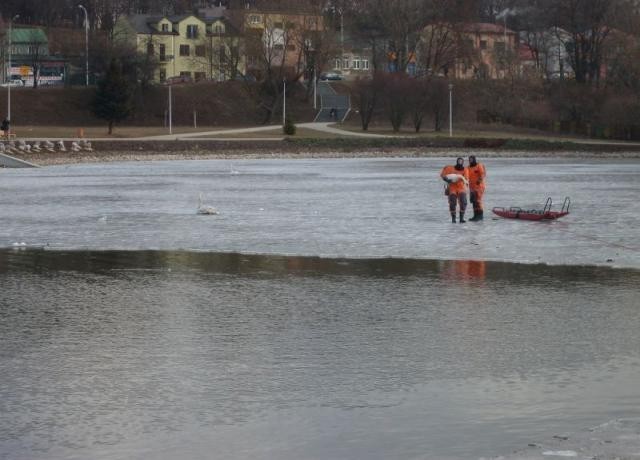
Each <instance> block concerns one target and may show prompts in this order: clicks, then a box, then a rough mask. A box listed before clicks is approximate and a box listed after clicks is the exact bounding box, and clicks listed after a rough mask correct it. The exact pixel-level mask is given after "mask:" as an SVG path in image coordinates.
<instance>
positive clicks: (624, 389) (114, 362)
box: [0, 251, 640, 459]
mask: <svg viewBox="0 0 640 460" xmlns="http://www.w3.org/2000/svg"><path fill="white" fill-rule="evenodd" d="M638 285H640V273H639V272H637V271H633V270H629V271H627V270H613V269H606V268H594V267H549V266H543V265H513V264H500V263H484V262H470V261H452V262H450V261H425V260H395V259H381V260H347V259H319V258H300V257H276V256H272V257H265V256H247V255H238V254H210V253H190V252H53V251H4V252H0V287H1V291H2V292H1V296H0V375H2V379H1V380H0V414H1V416H0V458H7V459H9V458H10V459H45V458H46V459H51V458H105V459H106V458H110V459H111V458H123V459H124V458H127V459H130V458H166V459H169V458H175V457H176V456H180V457H181V458H189V459H193V458H222V459H236V458H238V459H241V458H260V459H262V458H265V459H266V458H278V459H327V458H332V459H333V458H350V459H375V458H379V459H386V458H444V457H451V458H475V457H479V456H483V455H484V456H486V455H492V454H500V453H507V452H510V451H511V450H512V449H514V448H518V447H522V446H523V445H525V446H526V444H527V442H531V441H532V440H535V439H536V437H540V436H550V435H553V434H556V433H557V432H558V431H566V430H575V429H579V428H583V427H585V426H589V425H591V424H598V423H601V422H603V421H606V420H610V419H613V418H616V417H621V416H626V415H630V414H634V413H637V411H638V409H639V408H640V391H639V390H638V389H637V381H638V378H639V377H640V368H639V366H638V364H639V363H640V359H639V358H640V357H639V354H640V335H639V334H638V333H637V331H638V330H640V315H638V309H639V307H638V301H637V294H638ZM74 456H75V457H74Z"/></svg>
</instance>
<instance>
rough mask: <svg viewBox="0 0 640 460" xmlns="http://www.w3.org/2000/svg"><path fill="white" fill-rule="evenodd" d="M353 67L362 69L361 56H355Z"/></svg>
mask: <svg viewBox="0 0 640 460" xmlns="http://www.w3.org/2000/svg"><path fill="white" fill-rule="evenodd" d="M353 68H354V69H357V70H360V57H359V56H355V57H354V58H353Z"/></svg>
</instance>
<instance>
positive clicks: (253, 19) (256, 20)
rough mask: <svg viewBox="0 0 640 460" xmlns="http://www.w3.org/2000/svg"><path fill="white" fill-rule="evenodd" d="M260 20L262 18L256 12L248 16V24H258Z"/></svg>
mask: <svg viewBox="0 0 640 460" xmlns="http://www.w3.org/2000/svg"><path fill="white" fill-rule="evenodd" d="M261 22H262V18H261V17H260V15H258V14H252V15H250V16H249V24H260V23H261Z"/></svg>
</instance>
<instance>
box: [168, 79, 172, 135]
mask: <svg viewBox="0 0 640 460" xmlns="http://www.w3.org/2000/svg"><path fill="white" fill-rule="evenodd" d="M172 117H173V96H172V94H171V82H169V134H173V119H172Z"/></svg>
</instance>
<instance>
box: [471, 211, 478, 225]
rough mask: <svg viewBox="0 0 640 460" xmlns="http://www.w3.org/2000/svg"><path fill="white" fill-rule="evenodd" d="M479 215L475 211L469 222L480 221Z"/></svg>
mask: <svg viewBox="0 0 640 460" xmlns="http://www.w3.org/2000/svg"><path fill="white" fill-rule="evenodd" d="M478 219H479V217H478V213H477V212H476V210H475V209H474V210H473V217H472V218H471V219H469V222H475V221H476V220H478Z"/></svg>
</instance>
